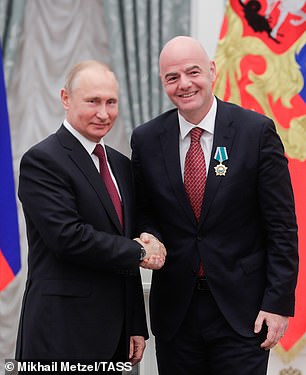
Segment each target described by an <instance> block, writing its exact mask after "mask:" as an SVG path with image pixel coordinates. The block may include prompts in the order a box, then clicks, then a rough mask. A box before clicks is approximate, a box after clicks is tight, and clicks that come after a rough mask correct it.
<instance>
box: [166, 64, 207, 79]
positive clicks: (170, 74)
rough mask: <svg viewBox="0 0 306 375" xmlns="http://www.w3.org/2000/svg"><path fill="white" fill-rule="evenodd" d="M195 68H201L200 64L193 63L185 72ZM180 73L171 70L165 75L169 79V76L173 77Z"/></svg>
mask: <svg viewBox="0 0 306 375" xmlns="http://www.w3.org/2000/svg"><path fill="white" fill-rule="evenodd" d="M193 69H199V70H201V67H200V66H199V65H192V66H188V67H187V68H186V69H185V72H187V73H188V72H190V71H192V70H193ZM177 75H178V73H175V72H169V73H167V74H166V75H165V79H168V78H171V77H176V76H177Z"/></svg>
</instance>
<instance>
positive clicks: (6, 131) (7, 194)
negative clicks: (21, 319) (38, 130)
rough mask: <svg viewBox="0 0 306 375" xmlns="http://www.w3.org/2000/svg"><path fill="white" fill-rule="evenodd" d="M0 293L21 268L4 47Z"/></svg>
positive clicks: (0, 73)
mask: <svg viewBox="0 0 306 375" xmlns="http://www.w3.org/2000/svg"><path fill="white" fill-rule="evenodd" d="M0 213H1V216H0V291H2V290H4V289H5V287H6V286H7V285H8V284H9V283H10V282H11V281H12V280H13V279H14V278H15V276H16V274H17V273H18V271H19V270H20V268H21V261H20V243H19V230H18V217H17V205H16V196H15V184H14V174H13V163H12V150H11V140H10V128H9V119H8V111H7V103H6V91H5V81H4V73H3V62H2V49H1V46H0Z"/></svg>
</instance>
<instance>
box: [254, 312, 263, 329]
mask: <svg viewBox="0 0 306 375" xmlns="http://www.w3.org/2000/svg"><path fill="white" fill-rule="evenodd" d="M263 321H264V319H263V317H262V316H261V315H260V314H259V315H258V316H257V319H256V320H255V324H254V333H259V332H260V331H261V329H262V324H263Z"/></svg>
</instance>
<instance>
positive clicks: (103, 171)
mask: <svg viewBox="0 0 306 375" xmlns="http://www.w3.org/2000/svg"><path fill="white" fill-rule="evenodd" d="M93 154H94V155H96V156H97V157H98V158H99V165H100V175H101V177H102V179H103V181H104V184H105V186H106V189H107V191H108V194H109V196H110V198H111V200H112V202H113V205H114V207H115V210H116V212H117V215H118V219H119V221H120V223H121V226H122V227H123V214H122V205H121V200H120V198H119V194H118V191H117V189H116V186H115V184H114V181H113V180H112V177H111V174H110V172H109V169H108V165H107V161H106V157H105V151H104V148H103V147H102V146H101V145H100V144H97V145H96V147H95V149H94V151H93Z"/></svg>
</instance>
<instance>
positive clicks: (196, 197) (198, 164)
mask: <svg viewBox="0 0 306 375" xmlns="http://www.w3.org/2000/svg"><path fill="white" fill-rule="evenodd" d="M203 131H204V130H203V129H201V128H197V127H195V128H193V129H192V130H191V131H190V137H191V142H190V147H189V149H188V151H187V154H186V158H185V168H184V185H185V189H186V192H187V195H188V198H189V201H190V204H191V207H192V209H193V212H194V215H195V217H196V219H197V221H199V220H200V216H201V209H202V203H203V197H204V190H205V184H206V164H205V157H204V153H203V150H202V147H201V143H200V138H201V135H202V133H203ZM198 276H199V277H203V276H204V269H203V264H202V262H200V267H199V271H198Z"/></svg>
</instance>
